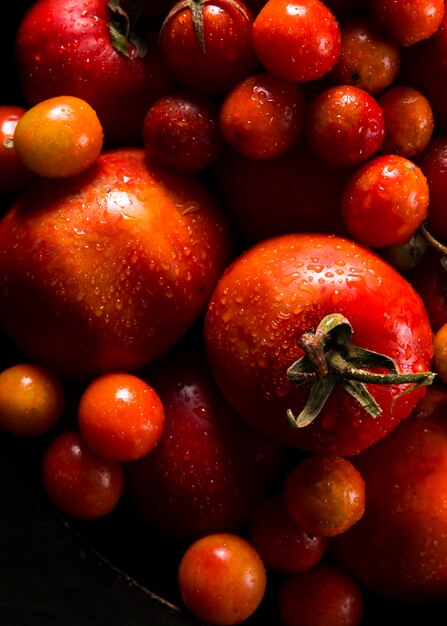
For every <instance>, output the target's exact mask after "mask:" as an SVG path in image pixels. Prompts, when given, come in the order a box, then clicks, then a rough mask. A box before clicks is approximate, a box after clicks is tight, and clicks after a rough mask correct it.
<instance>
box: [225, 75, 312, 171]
mask: <svg viewBox="0 0 447 626" xmlns="http://www.w3.org/2000/svg"><path fill="white" fill-rule="evenodd" d="M304 106H305V101H304V93H303V91H302V90H301V88H300V86H299V85H297V84H294V83H290V82H288V81H285V80H282V79H281V78H278V77H277V76H274V75H273V74H269V73H268V72H261V73H258V74H255V75H253V76H249V77H248V78H246V79H245V80H243V81H242V82H240V83H238V84H237V85H236V86H235V87H233V89H232V90H231V91H230V92H229V93H228V94H227V95H226V97H225V99H224V101H223V102H222V104H221V107H220V116H219V119H220V127H221V129H222V133H223V136H224V138H225V139H226V141H227V142H228V143H229V144H230V145H231V146H233V147H234V148H236V149H237V150H239V151H240V152H242V154H244V155H245V156H247V157H249V158H252V159H266V158H274V157H277V156H279V155H280V154H282V153H283V152H285V151H286V150H287V149H288V148H290V147H291V146H292V145H293V144H295V143H296V142H297V141H298V139H299V138H300V136H301V131H302V129H303V126H304Z"/></svg>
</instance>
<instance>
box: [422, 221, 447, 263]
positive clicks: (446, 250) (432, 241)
mask: <svg viewBox="0 0 447 626" xmlns="http://www.w3.org/2000/svg"><path fill="white" fill-rule="evenodd" d="M419 231H420V233H421V235H422V236H423V237H424V239H425V241H426V242H427V243H428V245H429V246H431V247H432V248H434V249H435V250H437V251H438V252H440V253H441V254H442V255H443V256H447V246H445V245H444V244H442V243H441V242H440V241H438V240H437V239H436V237H434V236H433V235H432V234H431V232H430V231H429V230H428V228H427V226H426V225H425V224H421V226H420V227H419Z"/></svg>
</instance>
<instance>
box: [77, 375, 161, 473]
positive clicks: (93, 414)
mask: <svg viewBox="0 0 447 626" xmlns="http://www.w3.org/2000/svg"><path fill="white" fill-rule="evenodd" d="M78 424H79V430H80V433H81V435H82V436H83V438H84V439H85V441H86V442H87V443H88V445H89V446H90V447H91V448H92V450H94V451H95V452H97V453H98V454H101V455H102V456H104V457H106V458H108V459H112V460H114V461H134V460H135V459H139V458H141V457H142V456H144V455H145V454H148V453H149V452H150V451H151V450H153V448H155V446H156V445H157V444H158V442H159V441H160V438H161V436H162V434H163V428H164V409H163V405H162V403H161V400H160V398H159V397H158V394H157V392H156V391H155V389H153V387H151V386H150V385H148V384H147V383H146V382H145V381H144V380H143V379H141V378H139V377H138V376H135V375H133V374H128V373H126V372H113V373H109V374H103V375H102V376H99V377H97V378H95V379H94V380H93V381H92V382H91V383H90V384H89V385H88V386H87V388H86V389H85V390H84V391H83V392H82V395H81V398H80V401H79V407H78Z"/></svg>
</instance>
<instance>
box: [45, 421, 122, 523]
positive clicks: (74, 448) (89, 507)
mask: <svg viewBox="0 0 447 626" xmlns="http://www.w3.org/2000/svg"><path fill="white" fill-rule="evenodd" d="M42 482H43V487H44V489H45V492H46V494H47V496H48V498H49V499H50V501H51V502H52V504H54V506H56V507H57V508H58V509H59V510H60V511H62V512H63V513H65V514H67V515H69V516H71V517H75V518H77V519H86V520H91V519H97V518H100V517H104V516H105V515H108V514H109V513H111V512H112V511H114V509H115V508H116V506H117V505H118V503H119V501H120V500H121V496H122V495H123V491H124V474H123V469H122V466H121V464H120V463H118V462H117V461H111V460H109V459H104V458H103V457H101V456H100V455H98V454H96V452H93V451H92V450H91V449H90V448H89V447H88V446H87V444H86V443H85V441H84V440H83V439H82V437H80V435H79V433H78V432H76V431H69V432H64V433H61V434H59V435H57V436H56V437H55V438H54V439H53V440H52V441H51V442H50V444H49V445H48V447H47V449H46V450H45V452H44V455H43V459H42Z"/></svg>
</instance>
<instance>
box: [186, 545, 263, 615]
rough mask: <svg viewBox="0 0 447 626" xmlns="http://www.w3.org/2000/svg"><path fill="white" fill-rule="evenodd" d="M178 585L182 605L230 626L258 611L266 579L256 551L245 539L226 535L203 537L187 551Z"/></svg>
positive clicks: (195, 613)
mask: <svg viewBox="0 0 447 626" xmlns="http://www.w3.org/2000/svg"><path fill="white" fill-rule="evenodd" d="M178 585H179V589H180V593H181V596H182V599H183V602H184V603H185V605H186V607H187V608H188V610H189V611H191V613H193V614H194V615H195V616H196V617H198V618H199V619H201V620H204V621H206V622H207V623H211V624H221V625H222V626H226V625H228V626H231V625H232V624H240V623H241V622H244V621H245V620H246V619H248V618H249V617H250V616H251V615H253V613H254V612H255V611H256V609H257V608H258V606H259V605H260V604H261V601H262V599H263V597H264V593H265V589H266V585H267V577H266V573H265V568H264V565H263V563H262V560H261V558H260V556H259V554H258V553H257V551H256V550H255V548H254V547H253V546H252V545H251V544H250V543H249V542H248V541H247V540H246V539H244V538H243V537H239V536H237V535H233V534H229V533H223V534H214V535H208V536H206V537H202V538H201V539H199V540H197V541H196V542H195V543H193V544H192V545H191V546H190V547H189V548H188V549H187V550H186V552H185V553H184V555H183V557H182V559H181V562H180V566H179V572H178Z"/></svg>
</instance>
